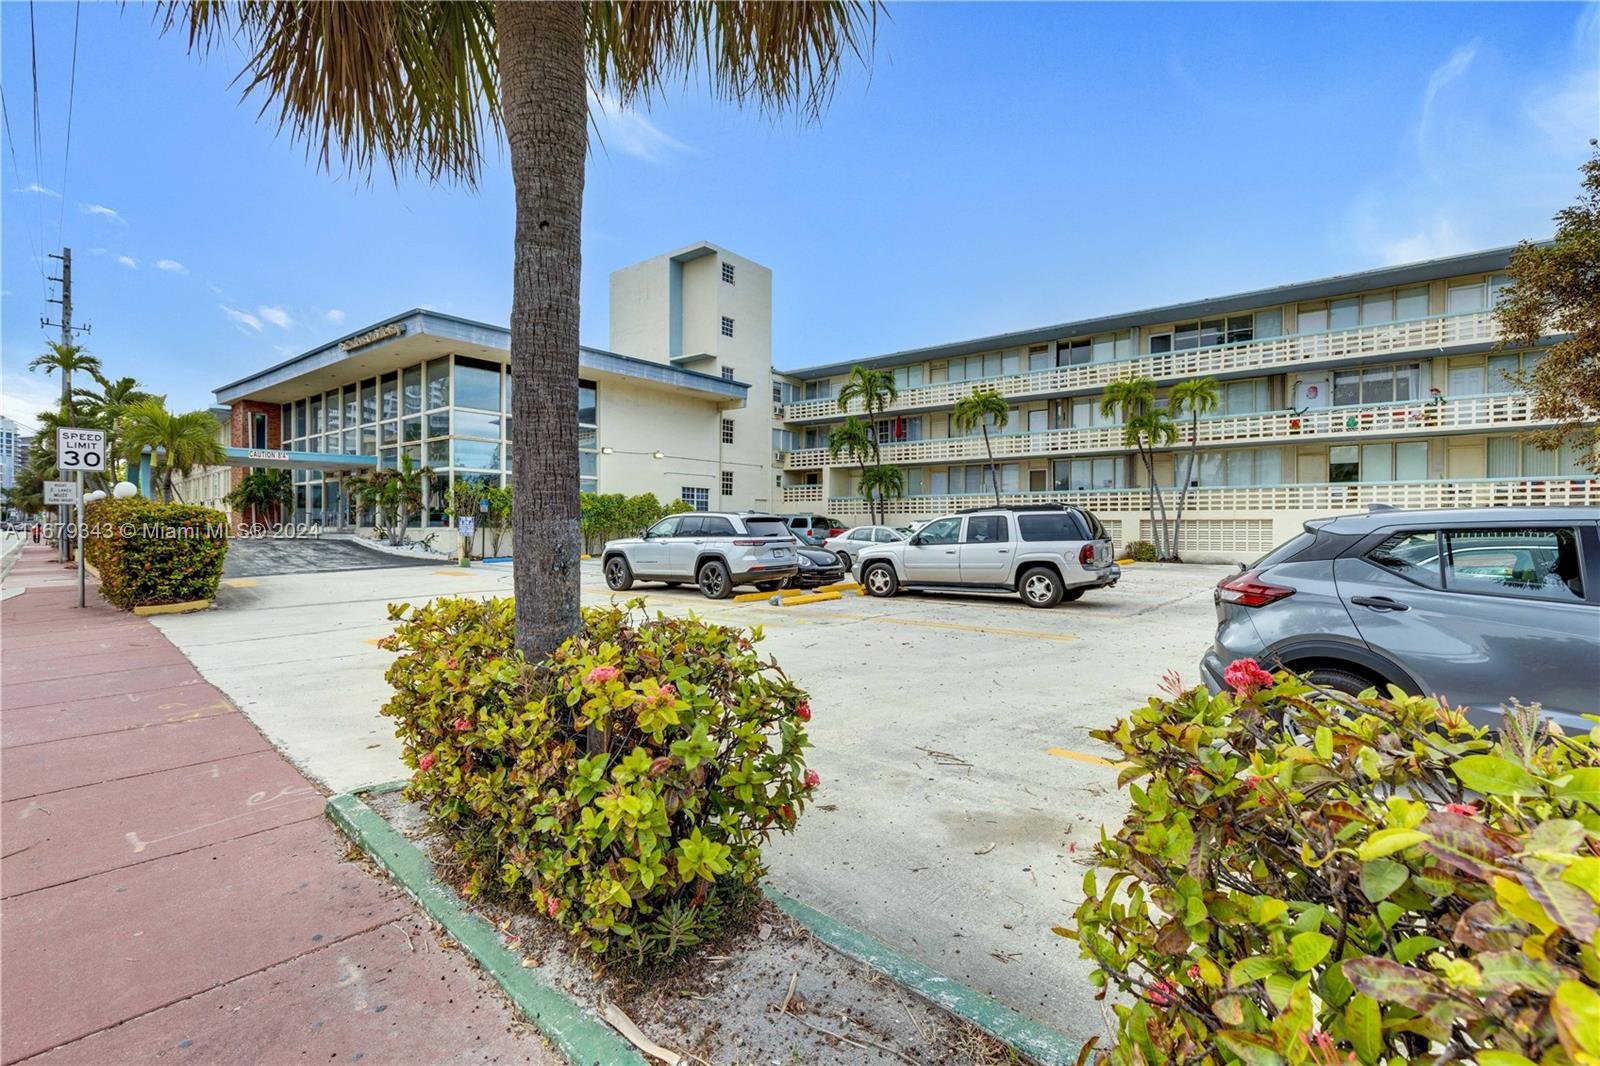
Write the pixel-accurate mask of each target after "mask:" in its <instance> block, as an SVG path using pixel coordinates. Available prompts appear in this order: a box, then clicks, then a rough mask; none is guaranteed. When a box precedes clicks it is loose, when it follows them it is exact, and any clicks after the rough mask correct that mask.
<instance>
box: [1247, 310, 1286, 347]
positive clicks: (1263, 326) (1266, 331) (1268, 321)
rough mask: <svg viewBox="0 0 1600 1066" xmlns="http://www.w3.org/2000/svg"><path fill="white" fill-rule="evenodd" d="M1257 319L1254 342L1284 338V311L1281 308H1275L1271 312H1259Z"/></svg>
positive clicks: (1256, 315)
mask: <svg viewBox="0 0 1600 1066" xmlns="http://www.w3.org/2000/svg"><path fill="white" fill-rule="evenodd" d="M1255 319H1256V322H1255V336H1254V338H1253V339H1254V340H1265V339H1266V338H1268V337H1281V336H1283V311H1282V309H1281V308H1274V309H1272V310H1271V311H1257V312H1256V314H1255Z"/></svg>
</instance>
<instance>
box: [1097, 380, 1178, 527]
mask: <svg viewBox="0 0 1600 1066" xmlns="http://www.w3.org/2000/svg"><path fill="white" fill-rule="evenodd" d="M1100 413H1101V414H1103V415H1109V416H1111V417H1113V418H1119V419H1120V420H1121V422H1122V442H1123V443H1124V444H1125V445H1127V446H1128V447H1130V448H1134V449H1137V451H1138V453H1139V459H1140V461H1141V462H1142V463H1143V464H1144V472H1145V484H1146V486H1147V492H1148V496H1149V503H1150V533H1151V536H1152V537H1153V538H1154V540H1155V548H1156V557H1157V558H1158V559H1170V558H1171V557H1172V552H1171V547H1170V542H1169V541H1168V539H1167V535H1166V534H1167V501H1166V499H1165V498H1164V497H1163V496H1162V495H1161V488H1160V486H1158V485H1157V484H1156V449H1157V448H1161V447H1166V446H1169V445H1171V444H1172V443H1173V442H1174V441H1176V440H1177V439H1178V427H1177V426H1176V425H1175V424H1174V423H1173V421H1172V416H1171V415H1169V414H1168V413H1167V412H1165V411H1162V410H1159V409H1157V407H1156V383H1155V382H1154V381H1152V380H1151V379H1150V378H1146V377H1136V378H1119V379H1117V380H1116V381H1111V382H1107V384H1106V391H1105V393H1104V394H1103V395H1102V396H1101V397H1100Z"/></svg>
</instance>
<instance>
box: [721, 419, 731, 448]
mask: <svg viewBox="0 0 1600 1066" xmlns="http://www.w3.org/2000/svg"><path fill="white" fill-rule="evenodd" d="M722 443H724V444H732V443H733V419H731V418H724V419H723V420H722Z"/></svg>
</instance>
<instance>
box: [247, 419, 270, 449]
mask: <svg viewBox="0 0 1600 1066" xmlns="http://www.w3.org/2000/svg"><path fill="white" fill-rule="evenodd" d="M250 446H251V447H252V448H265V447H266V446H267V416H266V415H263V414H254V415H251V416H250Z"/></svg>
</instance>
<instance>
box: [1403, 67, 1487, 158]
mask: <svg viewBox="0 0 1600 1066" xmlns="http://www.w3.org/2000/svg"><path fill="white" fill-rule="evenodd" d="M1476 58H1478V42H1477V40H1472V41H1468V42H1467V43H1466V44H1464V45H1461V46H1460V47H1458V48H1457V49H1456V50H1455V51H1453V52H1451V53H1450V58H1449V59H1447V60H1445V61H1444V62H1443V63H1441V64H1439V65H1438V66H1437V67H1434V68H1433V73H1431V74H1429V75H1428V87H1427V89H1425V90H1424V91H1423V93H1422V117H1421V118H1419V119H1418V120H1417V153H1418V154H1419V155H1421V154H1424V153H1426V152H1427V150H1428V138H1429V134H1430V133H1431V132H1432V129H1433V115H1434V106H1435V104H1436V102H1437V101H1438V98H1439V94H1440V93H1441V92H1443V91H1444V90H1445V88H1446V87H1448V86H1449V85H1450V83H1451V82H1455V81H1459V80H1460V79H1461V77H1462V76H1463V75H1465V74H1466V72H1467V68H1468V67H1470V66H1472V61H1473V60H1474V59H1476Z"/></svg>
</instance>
